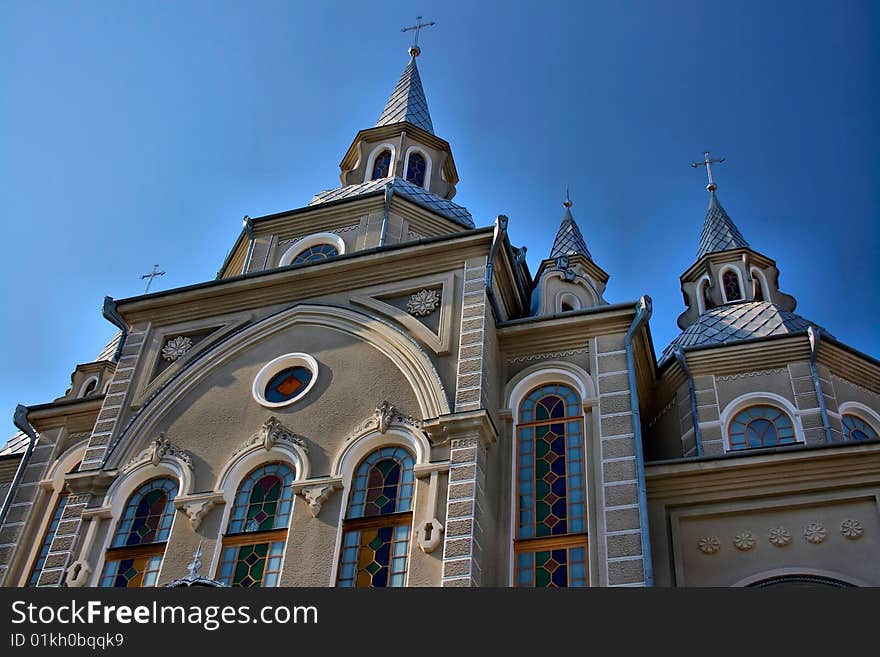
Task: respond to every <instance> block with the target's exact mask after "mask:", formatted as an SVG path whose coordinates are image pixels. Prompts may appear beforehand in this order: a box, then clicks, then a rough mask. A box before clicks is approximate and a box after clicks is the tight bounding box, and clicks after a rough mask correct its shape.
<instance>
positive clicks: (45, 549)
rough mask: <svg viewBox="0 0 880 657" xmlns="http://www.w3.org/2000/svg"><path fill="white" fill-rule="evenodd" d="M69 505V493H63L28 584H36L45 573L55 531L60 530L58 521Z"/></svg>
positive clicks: (57, 503)
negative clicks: (44, 567) (45, 565)
mask: <svg viewBox="0 0 880 657" xmlns="http://www.w3.org/2000/svg"><path fill="white" fill-rule="evenodd" d="M66 505H67V493H61V495H59V496H58V500H57V501H56V502H55V510H54V511H53V513H52V519H51V520H50V521H49V526H48V527H46V533H45V535H44V536H43V542H42V544H41V545H40V552H39V554H38V555H37V561H36V562H35V563H34V567H33V569H32V570H31V576H30V579H28V586H36V585H37V582H39V581H40V575H41V574H42V573H43V565H44V564H45V563H46V557H47V556H48V555H49V549H50V548H51V547H52V541H53V540H55V532H56V531H58V523H59V522H61V516H62V515H63V513H64V507H65V506H66Z"/></svg>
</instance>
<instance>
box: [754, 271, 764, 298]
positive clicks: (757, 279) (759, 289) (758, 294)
mask: <svg viewBox="0 0 880 657" xmlns="http://www.w3.org/2000/svg"><path fill="white" fill-rule="evenodd" d="M752 280H753V281H755V301H763V300H764V288H763V287H761V279H760V277H759V276H758V274H756V273H755V272H754V271H752Z"/></svg>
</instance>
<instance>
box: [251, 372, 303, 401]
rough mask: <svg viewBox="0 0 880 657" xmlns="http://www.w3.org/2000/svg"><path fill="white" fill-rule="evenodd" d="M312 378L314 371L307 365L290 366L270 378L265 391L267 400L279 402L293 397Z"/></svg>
mask: <svg viewBox="0 0 880 657" xmlns="http://www.w3.org/2000/svg"><path fill="white" fill-rule="evenodd" d="M311 380H312V373H311V372H310V371H309V370H308V369H306V368H305V367H300V366H297V367H288V368H287V369H286V370H281V371H280V372H278V374H276V375H275V376H273V377H272V378H271V379H269V383H267V384H266V389H265V390H264V391H263V394H264V396H265V397H266V400H267V401H270V402H273V403H277V402H286V401H288V400H290V399H293V398H294V397H296V396H297V395H298V394H300V393H301V392H302V391H303V388H305V387H306V386H307V385H309V382H310V381H311Z"/></svg>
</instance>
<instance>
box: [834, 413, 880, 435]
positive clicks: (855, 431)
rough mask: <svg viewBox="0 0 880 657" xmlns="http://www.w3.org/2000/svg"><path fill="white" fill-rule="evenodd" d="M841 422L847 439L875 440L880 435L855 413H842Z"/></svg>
mask: <svg viewBox="0 0 880 657" xmlns="http://www.w3.org/2000/svg"><path fill="white" fill-rule="evenodd" d="M841 422H842V423H843V433H844V435H845V436H846V439H847V440H877V438H878V437H880V436H878V435H877V432H876V431H874V428H873V427H872V426H871V425H870V424H868V423H867V422H865V421H864V420H863V419H862V418H860V417H857V416H855V415H849V414H847V415H844V416H843V418H841Z"/></svg>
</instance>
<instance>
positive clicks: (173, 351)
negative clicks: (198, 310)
mask: <svg viewBox="0 0 880 657" xmlns="http://www.w3.org/2000/svg"><path fill="white" fill-rule="evenodd" d="M192 346H193V343H192V340H190V339H189V338H187V337H184V336H182V335H178V336H177V337H176V338H173V339H171V340H169V341H168V342H166V343H165V346H164V347H162V358H164V359H165V360H167V361H169V362H172V363H173V362H174V361H176V360H177V359H178V358H180V357H181V356H183V355H184V354H185V353H186V352H187V351H189V350H190V349H192Z"/></svg>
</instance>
